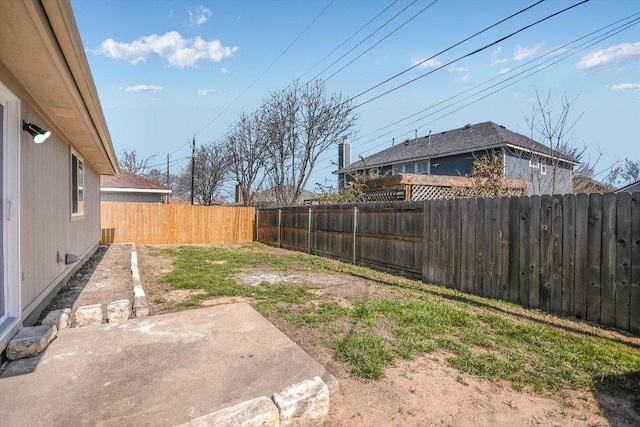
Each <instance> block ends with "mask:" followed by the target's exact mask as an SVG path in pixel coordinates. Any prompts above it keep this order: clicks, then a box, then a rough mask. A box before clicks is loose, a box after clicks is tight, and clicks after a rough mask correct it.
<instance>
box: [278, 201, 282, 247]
mask: <svg viewBox="0 0 640 427" xmlns="http://www.w3.org/2000/svg"><path fill="white" fill-rule="evenodd" d="M281 222H282V209H278V247H279V248H281V247H282V237H281V234H282V226H281Z"/></svg>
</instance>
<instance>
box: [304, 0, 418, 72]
mask: <svg viewBox="0 0 640 427" xmlns="http://www.w3.org/2000/svg"><path fill="white" fill-rule="evenodd" d="M417 1H418V0H413V1H412V2H411V3H409V4H408V5H407V6H405V8H404V9H402V10H401V11H400V12H398V13H396V14H395V15H393V16H392V17H391V18H390V19H389V20H387V21H386V22H385V23H384V24H382V25H381V26H379V27H378V28H377V29H376V30H375V31H374V32H372V33H371V34H369V35H368V36H367V37H365V38H364V39H363V40H361V41H360V43H358V44H357V45H355V46H354V47H352V48H351V49H349V50H348V51H347V52H346V53H345V54H344V55H342V56H341V57H340V58H338V59H336V60H335V61H333V62H332V63H331V64H330V65H329V66H328V67H326V68H325V69H324V70H322V71H320V72H319V73H318V74H316V75H315V76H314V77H313V78H312V79H311V80H309V81H313V80H315V79H317V78H318V77H320V75H322V74H323V73H324V72H325V71H327V70H328V69H329V68H331V67H333V66H334V65H335V64H336V63H337V62H338V61H340V60H341V59H342V58H344V57H345V56H347V55H348V54H350V53H351V52H353V51H354V50H355V49H357V48H358V47H359V46H360V45H361V44H362V43H364V42H366V41H367V40H369V39H370V38H371V37H373V35H374V34H375V33H377V32H378V31H380V30H381V29H383V28H384V27H386V26H387V25H388V24H389V23H390V22H391V21H393V20H394V19H396V18H397V17H398V16H400V15H401V14H402V13H403V12H404V11H405V10H407V9H409V8H410V7H411V6H413V4H414V3H416V2H417Z"/></svg>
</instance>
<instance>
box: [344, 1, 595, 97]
mask: <svg viewBox="0 0 640 427" xmlns="http://www.w3.org/2000/svg"><path fill="white" fill-rule="evenodd" d="M588 1H589V0H582V1H581V2H579V3H576V4H574V5H572V6H569V7H567V8H564V9H562V10H560V11H558V12H555V13H553V14H551V15H548V16H546V17H544V18H542V19H540V20H538V21H536V22H534V23H532V24H529V25H526V26H524V27H522V28H520V29H519V30H517V31H514V32H512V33H511V34H508V35H506V36H504V37H501V38H499V39H497V40H495V41H493V42H491V43H489V44H487V45H485V46H483V47H481V48H479V49H476V50H474V51H472V52H469V53H467V54H466V55H462V56H460V57H458V58H456V59H454V60H453V61H449V62H448V63H446V64H444V65H441V66H440V67H437V68H435V69H433V70H431V71H429V72H427V73H424V74H422V75H420V76H418V77H415V78H413V79H411V80H409V81H407V82H405V83H402V84H401V85H398V86H396V87H394V88H392V89H389V90H387V91H386V92H383V93H381V94H380V95H376V96H374V97H373V98H370V99H368V100H366V101H364V102H362V103H360V104H358V105H357V106H356V107H355V108H359V107H362V106H363V105H366V104H368V103H370V102H371V101H374V100H376V99H378V98H381V97H383V96H385V95H388V94H389V93H391V92H394V91H396V90H398V89H400V88H402V87H404V86H407V85H408V84H411V83H413V82H415V81H417V80H419V79H421V78H423V77H426V76H428V75H430V74H433V73H435V72H436V71H438V70H441V69H443V68H444V67H448V66H449V65H451V64H454V63H456V62H458V61H460V60H462V59H464V58H468V57H471V56H473V55H476V54H478V53H480V52H482V51H484V50H486V49H489V48H490V47H492V46H495V45H496V44H498V43H500V42H503V41H505V40H507V39H509V38H511V37H513V36H515V35H516V34H518V33H521V32H522V31H524V30H527V29H529V28H531V27H533V26H535V25H538V24H540V23H542V22H544V21H546V20H548V19H551V18H553V17H555V16H558V15H560V14H561V13H564V12H566V11H568V10H571V9H573V8H575V7H578V6H580V5H582V4H584V3H587V2H588ZM349 101H351V99H349V100H347V101H345V102H349Z"/></svg>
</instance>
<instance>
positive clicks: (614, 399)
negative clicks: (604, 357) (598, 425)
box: [594, 371, 640, 426]
mask: <svg viewBox="0 0 640 427" xmlns="http://www.w3.org/2000/svg"><path fill="white" fill-rule="evenodd" d="M595 380H596V381H595V382H596V384H597V385H596V391H595V393H594V394H595V397H596V399H597V400H598V404H599V405H600V409H602V412H603V414H602V415H603V416H604V417H605V418H606V419H607V420H609V424H610V425H612V426H638V425H640V371H638V372H631V373H628V374H624V375H610V376H605V377H601V378H595ZM612 390H616V392H615V393H612V392H611V391H612Z"/></svg>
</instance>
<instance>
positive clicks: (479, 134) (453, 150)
mask: <svg viewBox="0 0 640 427" xmlns="http://www.w3.org/2000/svg"><path fill="white" fill-rule="evenodd" d="M506 145H512V146H515V147H519V148H523V149H525V150H530V151H533V152H535V153H537V154H546V155H550V154H551V150H550V149H549V148H548V147H546V146H544V145H542V144H540V143H538V142H536V141H534V140H533V139H531V138H528V137H526V136H524V135H521V134H519V133H515V132H511V131H510V130H508V129H506V128H505V127H504V126H500V125H497V124H495V123H493V122H484V123H478V124H475V125H467V126H465V127H462V128H459V129H453V130H449V131H445V132H440V133H434V134H432V135H431V138H430V140H429V137H428V136H424V137H422V138H418V139H415V140H414V139H410V140H407V141H405V142H400V143H398V144H396V145H395V146H394V147H390V148H387V149H386V150H382V151H380V152H378V153H376V154H373V155H371V156H369V157H366V158H365V159H364V161H363V160H359V161H357V162H354V163H352V164H351V165H349V166H348V167H346V168H342V169H339V170H337V171H335V172H334V173H342V172H348V171H353V170H358V169H363V168H364V167H365V166H366V167H367V168H369V167H379V166H385V165H391V164H398V163H404V162H408V161H412V160H420V159H427V158H437V157H445V156H451V155H454V154H461V153H470V152H473V151H479V150H486V149H490V148H498V147H504V146H506ZM555 156H556V157H557V158H559V159H562V160H565V161H569V162H573V163H577V162H576V161H575V160H574V159H571V158H569V157H567V156H564V155H560V154H558V153H555Z"/></svg>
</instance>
